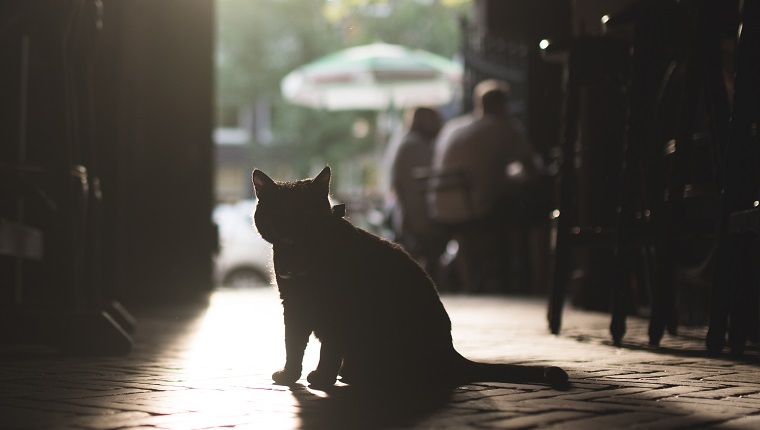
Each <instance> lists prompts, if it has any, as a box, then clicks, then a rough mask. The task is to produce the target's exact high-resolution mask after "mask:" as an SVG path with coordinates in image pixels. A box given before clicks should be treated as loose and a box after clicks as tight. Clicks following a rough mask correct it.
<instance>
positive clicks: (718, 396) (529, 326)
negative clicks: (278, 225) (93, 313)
mask: <svg viewBox="0 0 760 430" xmlns="http://www.w3.org/2000/svg"><path fill="white" fill-rule="evenodd" d="M444 302H445V304H446V307H447V309H448V310H449V313H450V315H451V318H452V322H453V326H454V331H453V336H454V339H455V343H456V346H457V348H458V349H459V351H460V352H462V353H463V354H464V355H466V356H468V357H469V358H473V359H479V360H488V361H494V362H519V363H551V364H557V365H560V366H562V367H564V368H565V369H566V370H567V371H568V373H569V374H570V378H571V381H572V386H571V387H570V388H569V389H567V390H564V391H557V390H554V389H551V388H549V387H545V386H539V385H524V384H523V385H521V384H504V383H488V384H473V385H467V386H464V387H460V388H458V389H456V390H454V391H453V392H450V393H438V394H431V393H427V394H421V393H418V392H417V393H415V392H409V390H408V389H405V387H404V381H398V385H397V389H396V390H394V391H393V392H390V393H388V392H386V393H367V392H365V393H361V392H356V391H355V390H352V389H351V388H350V387H345V386H343V387H337V388H335V389H332V390H330V391H329V392H323V391H318V390H313V389H310V388H308V387H306V386H305V385H304V386H299V387H296V388H293V389H290V388H287V387H279V386H275V385H272V383H271V380H270V375H271V373H272V371H273V370H275V369H277V368H279V367H280V366H281V364H282V363H283V356H284V347H283V342H282V323H281V309H280V307H279V303H278V301H277V297H276V294H275V292H274V291H273V290H272V289H269V288H262V289H256V290H247V291H219V292H217V293H215V294H214V295H213V296H212V297H211V300H210V305H209V306H208V307H203V308H200V307H196V308H193V307H189V306H186V307H178V308H173V309H154V310H150V311H142V312H140V313H138V315H137V316H138V323H139V328H138V331H137V333H136V335H135V342H136V346H135V351H134V352H133V353H132V354H130V355H129V356H126V357H110V358H76V357H64V358H62V357H59V356H51V355H42V354H39V353H33V354H32V353H29V352H24V354H21V352H20V351H3V352H2V354H0V363H2V367H1V368H0V428H2V429H69V428H71V429H205V428H236V429H237V428H250V429H267V430H268V429H291V428H306V429H384V428H392V429H399V428H420V429H427V428H430V429H433V428H435V429H470V428H471V429H507V428H562V429H564V428H568V429H575V428H578V429H596V428H599V429H602V428H643V429H671V428H727V429H734V428H760V368H759V367H758V362H760V360H758V357H757V352H756V351H755V350H752V351H750V352H749V354H748V355H747V356H746V357H745V358H744V359H742V360H736V359H733V360H732V359H729V358H720V359H714V358H707V357H705V355H704V353H703V346H702V345H703V340H702V339H703V336H704V328H698V329H688V330H686V329H685V330H682V334H681V335H679V336H667V335H666V337H665V338H664V339H663V342H662V347H661V348H659V349H656V350H655V349H649V348H648V347H646V337H645V336H646V335H645V334H646V322H645V321H643V320H641V319H631V320H629V334H628V335H627V337H626V338H625V340H624V345H623V347H621V348H616V347H613V346H611V345H610V343H609V341H608V334H607V326H608V323H609V318H608V316H607V315H605V314H600V313H591V312H581V311H577V310H568V311H567V312H566V313H565V322H564V326H565V327H564V330H563V332H562V334H561V335H560V336H558V337H555V336H551V335H549V334H548V330H547V328H546V322H545V309H546V307H545V303H544V302H543V301H540V300H533V299H518V298H510V297H471V296H470V297H464V296H448V297H445V298H444ZM317 347H318V344H317V342H316V341H315V342H312V344H310V347H309V350H308V351H307V357H306V360H305V366H304V368H305V369H307V371H308V369H310V368H313V367H314V366H315V364H316V359H317V352H318V349H317Z"/></svg>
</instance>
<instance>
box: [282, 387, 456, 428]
mask: <svg viewBox="0 0 760 430" xmlns="http://www.w3.org/2000/svg"><path fill="white" fill-rule="evenodd" d="M290 390H291V393H292V394H293V397H294V398H295V399H296V401H297V402H298V405H299V413H298V416H299V418H300V419H301V428H304V429H357V428H361V429H380V428H388V427H392V428H395V427H408V426H413V425H414V424H415V423H418V422H421V421H422V420H424V419H425V418H426V417H428V416H430V415H432V414H433V413H435V412H436V411H438V410H440V409H441V408H442V407H443V406H445V405H446V404H447V403H448V402H449V400H450V399H451V395H452V390H451V389H449V388H437V387H426V388H421V387H412V388H410V387H408V386H405V385H404V384H403V383H400V384H399V385H397V386H395V387H393V388H388V387H383V388H372V387H362V388H357V387H352V386H349V385H337V386H333V387H330V388H327V389H324V390H316V389H313V388H311V387H306V386H304V385H300V384H299V385H294V386H291V387H290Z"/></svg>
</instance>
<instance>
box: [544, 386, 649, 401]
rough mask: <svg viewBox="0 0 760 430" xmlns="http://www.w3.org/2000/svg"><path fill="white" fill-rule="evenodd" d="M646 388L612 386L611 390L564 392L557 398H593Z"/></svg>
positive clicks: (635, 391) (634, 391) (630, 392)
mask: <svg viewBox="0 0 760 430" xmlns="http://www.w3.org/2000/svg"><path fill="white" fill-rule="evenodd" d="M648 390H649V389H648V388H640V387H622V388H613V389H611V390H595V391H589V392H585V393H570V394H565V395H561V396H557V397H559V398H568V399H572V400H594V399H599V398H610V397H615V396H619V395H624V394H633V393H640V392H644V391H648Z"/></svg>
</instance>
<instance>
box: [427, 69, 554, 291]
mask: <svg viewBox="0 0 760 430" xmlns="http://www.w3.org/2000/svg"><path fill="white" fill-rule="evenodd" d="M508 98H509V85H508V84H507V83H506V82H504V81H498V80H487V81H483V82H481V83H479V84H478V85H477V86H476V87H475V90H474V94H473V102H474V106H475V109H474V112H473V113H472V114H471V115H465V116H462V117H458V118H455V119H454V120H452V121H450V122H449V123H447V124H446V125H445V126H444V128H443V129H442V130H441V132H440V134H439V136H438V139H437V140H436V143H435V148H434V153H433V162H432V170H433V172H435V173H436V175H438V176H443V177H446V176H448V177H457V178H458V179H457V181H458V185H457V186H440V187H436V186H435V184H434V186H433V187H432V189H431V191H429V193H428V196H427V199H428V204H429V210H430V213H431V217H432V218H433V219H435V220H436V221H438V222H440V223H444V224H450V225H451V226H452V228H453V229H454V231H455V232H456V234H455V238H456V239H457V242H458V243H459V255H458V257H457V259H458V260H459V261H458V265H457V267H458V270H459V275H460V278H461V279H460V281H461V283H462V284H463V285H462V286H463V288H465V289H468V290H472V291H483V290H493V289H495V288H499V287H498V286H496V284H499V283H502V281H503V280H500V279H499V278H500V277H501V276H502V275H501V274H500V273H501V272H503V270H504V267H502V266H504V265H505V264H506V263H507V262H506V261H504V255H503V253H504V252H505V251H506V249H507V248H508V244H507V243H504V242H505V241H507V240H508V234H507V233H506V231H507V230H508V228H507V227H508V225H507V224H508V223H509V222H510V220H509V219H508V218H509V217H508V216H507V215H505V213H507V212H509V208H505V207H504V206H505V205H508V204H509V200H510V197H511V196H514V195H515V194H516V193H519V191H520V189H521V188H520V184H521V183H522V182H524V181H526V180H528V178H531V177H533V176H535V174H536V173H537V172H538V171H539V170H540V166H541V164H540V158H539V156H538V155H537V153H536V152H535V151H534V150H533V149H532V148H531V146H530V145H529V144H528V141H527V139H526V137H525V135H524V133H523V131H522V128H521V126H520V125H519V124H518V123H517V122H515V121H514V120H513V119H512V118H510V116H509V110H508V105H507V102H508ZM492 284H493V285H492Z"/></svg>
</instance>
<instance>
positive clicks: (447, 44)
mask: <svg viewBox="0 0 760 430" xmlns="http://www.w3.org/2000/svg"><path fill="white" fill-rule="evenodd" d="M468 9H469V2H468V1H466V0H375V1H371V0H218V10H217V14H218V49H217V94H218V107H219V111H220V112H221V111H223V110H224V109H226V108H229V107H241V106H251V105H254V104H257V103H261V102H262V101H264V102H265V103H267V104H270V105H271V107H272V120H271V127H272V129H271V132H272V134H271V136H272V141H271V142H258V141H256V140H254V141H253V142H252V145H253V150H252V153H253V157H254V158H255V160H253V162H254V164H256V165H257V166H260V167H263V168H269V166H271V168H272V170H275V169H276V166H277V165H279V164H283V163H287V164H288V165H289V166H290V167H291V169H292V174H293V175H294V176H303V175H308V174H310V173H311V172H310V169H311V168H312V167H313V164H314V162H315V161H319V162H329V163H332V164H333V165H337V164H340V163H341V162H342V161H344V160H348V159H351V158H352V157H355V156H357V155H358V154H361V153H366V152H368V151H372V146H373V143H374V142H373V136H374V131H371V132H370V133H369V134H368V135H367V136H365V137H357V136H355V135H354V133H352V128H353V125H354V123H355V122H356V121H357V120H359V119H361V120H365V121H366V122H368V123H370V124H374V123H375V120H374V115H375V113H371V112H323V111H318V110H313V109H309V108H304V107H299V106H293V105H291V104H288V103H287V102H285V101H284V100H282V98H281V95H280V92H279V88H280V81H281V79H282V78H283V77H284V76H285V75H286V74H287V73H288V72H290V71H291V70H293V69H295V68H297V67H298V66H301V65H303V64H306V63H308V62H310V61H313V60H315V59H317V58H319V57H321V56H323V55H326V54H328V53H330V52H334V51H337V50H339V49H342V48H345V47H348V46H354V45H360V44H365V43H372V42H375V41H384V42H388V43H398V44H402V45H406V46H409V47H413V48H421V49H426V50H429V51H431V52H435V53H438V54H440V55H443V56H446V57H451V56H452V55H454V54H455V53H456V51H457V44H458V41H459V37H458V22H457V17H458V15H459V14H462V13H467V11H468Z"/></svg>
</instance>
